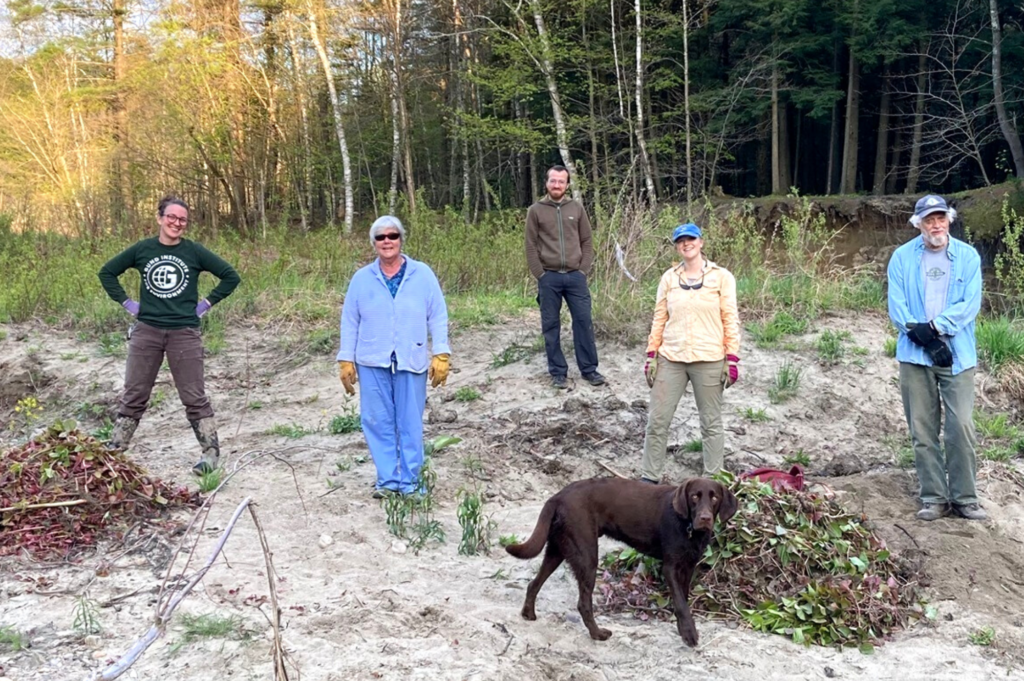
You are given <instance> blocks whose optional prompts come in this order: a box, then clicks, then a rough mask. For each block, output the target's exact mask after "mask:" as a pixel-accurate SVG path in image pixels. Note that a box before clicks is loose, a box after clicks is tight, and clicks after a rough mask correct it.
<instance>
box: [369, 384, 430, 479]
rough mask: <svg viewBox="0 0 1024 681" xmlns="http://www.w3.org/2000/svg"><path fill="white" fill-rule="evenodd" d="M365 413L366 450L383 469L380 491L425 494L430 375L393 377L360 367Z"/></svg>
mask: <svg viewBox="0 0 1024 681" xmlns="http://www.w3.org/2000/svg"><path fill="white" fill-rule="evenodd" d="M356 372H357V373H358V374H359V386H360V388H359V412H360V418H359V420H360V422H361V423H362V425H363V434H364V435H365V436H366V444H367V446H368V447H369V448H370V456H372V457H373V463H374V465H375V466H376V467H377V489H389V490H393V491H397V492H401V493H402V494H413V493H415V492H418V491H419V488H418V485H417V482H418V479H419V476H420V469H421V468H422V467H423V409H424V408H425V407H426V405H427V374H426V372H424V373H422V374H414V373H412V372H410V371H395V372H394V373H392V372H391V368H390V367H388V368H385V369H382V368H379V367H367V366H363V365H361V364H357V365H356Z"/></svg>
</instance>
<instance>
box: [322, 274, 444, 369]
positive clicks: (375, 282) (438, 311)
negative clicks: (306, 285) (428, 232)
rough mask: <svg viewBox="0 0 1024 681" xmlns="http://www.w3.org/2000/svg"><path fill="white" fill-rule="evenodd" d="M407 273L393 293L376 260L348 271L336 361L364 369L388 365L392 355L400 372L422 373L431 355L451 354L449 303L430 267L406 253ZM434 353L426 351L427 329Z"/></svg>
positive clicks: (428, 363)
mask: <svg viewBox="0 0 1024 681" xmlns="http://www.w3.org/2000/svg"><path fill="white" fill-rule="evenodd" d="M402 257H404V258H405V260H406V268H405V277H404V278H403V279H402V283H401V284H400V285H399V287H398V293H396V294H395V297H394V298H392V297H391V292H390V291H388V285H387V283H386V282H385V281H384V274H383V273H382V272H381V271H380V259H379V258H378V259H377V260H374V261H373V262H372V263H370V264H369V265H367V266H366V267H362V268H360V269H359V270H358V271H357V272H356V273H355V274H353V275H352V280H351V281H349V283H348V291H347V292H346V293H345V301H344V303H343V304H342V307H341V349H340V350H339V351H338V361H339V362H342V361H344V362H355V363H356V364H361V365H363V366H368V367H382V368H386V367H389V366H391V353H392V352H393V353H395V357H396V358H397V361H398V366H397V369H398V370H399V371H411V372H412V373H415V374H421V373H423V372H424V371H426V370H427V368H428V367H429V366H430V357H431V354H434V355H439V354H442V353H448V354H450V353H451V349H450V348H449V347H448V307H447V306H446V305H445V302H444V294H443V293H441V284H439V283H438V281H437V276H435V275H434V272H433V270H431V269H430V268H429V267H428V266H426V265H424V264H423V263H421V262H419V261H417V260H413V259H412V258H410V257H409V256H407V255H403V256H402ZM428 331H429V333H430V340H431V342H432V344H433V349H432V350H433V351H432V353H431V352H428V351H427V333H428Z"/></svg>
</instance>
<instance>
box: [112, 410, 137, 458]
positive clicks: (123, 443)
mask: <svg viewBox="0 0 1024 681" xmlns="http://www.w3.org/2000/svg"><path fill="white" fill-rule="evenodd" d="M138 427H139V419H133V418H131V417H130V416H121V415H120V414H118V416H117V420H116V421H114V429H113V430H112V431H110V443H109V444H108V445H107V447H109V448H110V449H120V450H121V451H124V450H125V449H127V448H128V444H129V443H130V442H131V441H132V436H133V435H135V429H136V428H138Z"/></svg>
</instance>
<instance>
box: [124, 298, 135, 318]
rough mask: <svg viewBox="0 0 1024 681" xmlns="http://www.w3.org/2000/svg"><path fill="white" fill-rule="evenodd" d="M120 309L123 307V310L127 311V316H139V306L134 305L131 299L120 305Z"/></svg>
mask: <svg viewBox="0 0 1024 681" xmlns="http://www.w3.org/2000/svg"><path fill="white" fill-rule="evenodd" d="M121 307H123V308H124V309H126V310H128V314H130V315H131V316H133V317H138V316H139V304H138V303H136V302H135V301H134V300H132V299H131V298H129V299H128V300H126V301H124V302H123V303H121Z"/></svg>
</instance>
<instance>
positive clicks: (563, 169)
mask: <svg viewBox="0 0 1024 681" xmlns="http://www.w3.org/2000/svg"><path fill="white" fill-rule="evenodd" d="M552 170H553V171H555V172H556V173H565V174H566V175H568V176H569V177H567V178H566V180H565V183H566V184H569V181H570V180H572V173H570V172H569V169H568V168H566V167H565V166H563V165H561V164H558V165H553V166H551V167H550V168H548V171H547V172H546V173H544V180H545V181H547V180H550V179H551V171H552Z"/></svg>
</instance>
